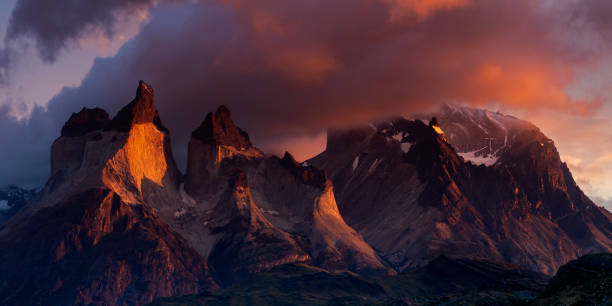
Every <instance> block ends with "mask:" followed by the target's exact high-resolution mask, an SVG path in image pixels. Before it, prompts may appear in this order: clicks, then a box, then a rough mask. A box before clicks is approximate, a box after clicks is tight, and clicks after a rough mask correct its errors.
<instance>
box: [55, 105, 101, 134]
mask: <svg viewBox="0 0 612 306" xmlns="http://www.w3.org/2000/svg"><path fill="white" fill-rule="evenodd" d="M109 121H110V118H109V116H108V113H106V111H105V110H103V109H101V108H98V107H96V108H86V107H83V109H81V111H80V112H78V113H72V115H71V116H70V119H68V121H66V123H65V124H64V126H63V127H62V134H61V135H62V136H66V137H77V136H83V135H85V134H87V133H89V132H91V131H95V130H99V129H102V128H103V127H104V126H106V124H108V122H109Z"/></svg>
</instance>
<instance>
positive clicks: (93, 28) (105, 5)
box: [5, 0, 153, 62]
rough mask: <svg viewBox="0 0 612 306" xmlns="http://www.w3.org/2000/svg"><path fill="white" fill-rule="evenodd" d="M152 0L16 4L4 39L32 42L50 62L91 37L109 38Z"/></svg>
mask: <svg viewBox="0 0 612 306" xmlns="http://www.w3.org/2000/svg"><path fill="white" fill-rule="evenodd" d="M152 4H153V0H103V1H79V0H53V1H48V0H18V1H17V3H16V5H15V9H14V10H13V12H12V14H11V18H10V23H9V26H8V29H7V35H6V37H5V39H6V40H7V41H11V40H15V39H18V38H22V37H27V38H31V39H33V40H34V41H35V43H36V46H37V48H38V51H39V52H40V56H41V58H42V59H43V60H44V61H46V62H53V61H55V59H56V58H57V55H58V53H59V52H60V51H61V50H62V49H64V48H66V47H69V46H71V45H75V44H78V40H79V39H80V38H82V37H83V36H85V35H89V34H92V33H95V34H96V35H97V34H101V35H104V36H106V37H109V38H110V37H112V36H113V34H114V33H115V27H114V25H115V23H116V21H117V19H118V18H120V17H121V16H126V15H132V14H136V13H138V12H139V11H142V10H145V9H148V8H149V7H150V6H151V5H152Z"/></svg>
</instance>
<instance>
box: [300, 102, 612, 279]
mask: <svg viewBox="0 0 612 306" xmlns="http://www.w3.org/2000/svg"><path fill="white" fill-rule="evenodd" d="M434 116H435V117H436V118H437V121H438V122H436V124H429V125H427V124H425V123H423V122H422V121H420V120H414V121H413V120H407V119H403V118H397V119H394V120H391V121H387V122H380V123H376V124H370V125H368V126H364V127H361V128H357V129H352V130H346V131H342V130H340V131H330V132H329V134H328V144H327V149H326V151H325V152H323V153H322V154H320V155H319V156H317V157H315V158H313V159H312V160H310V161H309V164H312V165H315V166H317V167H320V168H323V169H325V170H326V171H327V173H329V175H330V178H331V180H332V181H333V182H334V183H335V187H336V195H337V197H338V202H339V203H340V212H341V213H342V214H343V216H344V217H345V218H346V220H347V223H348V224H349V225H350V226H352V227H354V228H355V229H356V230H357V231H358V232H359V233H360V234H362V235H363V237H364V238H365V240H366V242H368V243H369V244H371V245H372V246H373V247H374V248H375V249H377V250H380V254H381V256H383V258H385V259H386V260H387V261H388V262H390V263H391V264H393V266H394V267H395V268H396V269H398V270H400V271H402V270H405V269H409V268H411V267H414V266H420V265H423V264H424V263H426V262H428V261H429V260H431V259H432V258H434V257H436V256H438V255H440V254H449V255H455V256H461V257H466V258H478V259H485V260H494V261H498V262H508V263H513V264H518V265H522V266H525V267H528V268H530V269H533V270H537V271H541V272H544V273H547V274H553V273H554V272H555V271H556V269H557V268H558V267H559V266H560V265H561V264H563V263H565V262H567V261H569V260H571V259H574V258H576V257H578V256H580V255H581V254H585V253H591V252H610V251H612V238H611V237H612V214H610V213H609V212H608V211H606V210H605V209H603V208H601V207H598V206H597V205H595V204H594V203H593V202H592V201H591V200H589V199H588V198H587V197H586V196H585V195H584V193H583V192H582V191H581V190H580V188H579V187H578V186H577V185H576V183H575V182H574V180H573V178H572V175H571V173H570V172H569V170H568V168H567V166H566V165H565V164H564V163H562V162H561V160H560V158H559V153H558V152H557V150H556V149H555V147H554V144H553V142H552V141H551V140H550V139H548V138H547V137H546V136H544V135H543V134H542V133H541V132H540V131H539V130H538V129H537V128H535V127H534V126H533V125H532V124H529V123H527V122H524V121H520V120H518V119H516V118H513V117H509V116H503V115H501V114H492V113H489V112H486V111H479V110H473V109H466V108H454V109H450V108H448V107H446V108H443V109H442V110H441V112H440V113H436V114H434ZM436 127H437V128H436ZM481 134H486V135H490V136H491V138H492V139H491V140H487V141H486V142H487V143H488V142H489V141H490V142H491V150H489V151H487V152H485V150H484V149H486V148H483V150H481V151H478V154H476V153H474V154H472V153H473V152H474V150H473V148H474V147H479V146H480V145H482V144H483V142H482V140H481V139H480V138H479V136H482V135H481ZM470 135H474V137H471V136H470ZM445 136H447V137H448V139H447V138H446V137H445ZM455 148H460V149H459V150H461V151H457V149H455ZM487 148H488V147H487ZM467 153H469V154H468V155H467V156H466V155H465V154H467ZM493 158H494V159H495V162H487V163H485V162H478V161H479V160H482V159H493ZM372 205H376V206H375V208H373V207H372ZM381 220H385V221H384V222H381Z"/></svg>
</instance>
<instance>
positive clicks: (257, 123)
mask: <svg viewBox="0 0 612 306" xmlns="http://www.w3.org/2000/svg"><path fill="white" fill-rule="evenodd" d="M30 2H31V1H20V4H19V6H18V7H17V9H16V11H17V10H19V7H20V6H24V5H26V4H28V3H30ZM83 3H85V2H83ZM88 3H89V2H88ZM110 3H115V2H114V1H110ZM137 3H140V2H137ZM147 3H148V2H147ZM580 3H581V4H582V3H583V2H580ZM83 5H84V4H83ZM97 5H101V4H97ZM94 6H95V5H94ZM104 7H105V8H106V10H104V11H105V12H114V11H115V8H116V7H120V6H119V4H115V5H112V4H108V6H104ZM40 11H41V12H44V10H42V9H40ZM568 11H569V12H571V9H567V10H550V9H549V10H547V9H543V8H542V6H540V5H539V4H538V2H535V1H531V0H512V1H510V0H500V1H485V0H473V1H468V0H448V1H416V0H376V1H372V0H350V1H348V0H345V1H329V0H325V1H323V0H313V1H271V0H260V1H220V2H219V3H216V2H195V3H194V2H184V3H182V4H174V5H161V6H158V7H156V8H154V9H153V10H152V11H151V22H150V23H149V24H148V25H146V26H145V27H144V28H143V29H142V31H141V33H140V34H139V35H137V36H136V37H135V38H134V39H132V40H131V41H130V42H128V43H127V44H126V45H125V46H124V47H122V49H121V50H120V51H119V53H118V54H117V55H116V56H114V57H112V58H108V59H103V60H98V61H96V63H95V64H94V66H93V68H92V70H91V71H90V72H89V74H88V75H87V77H86V78H85V80H84V81H83V82H82V84H81V85H80V86H79V87H78V88H72V89H65V90H63V91H62V92H61V93H60V94H58V95H57V96H56V97H54V98H53V99H52V100H51V101H50V102H49V104H48V105H47V109H46V111H42V110H39V111H37V112H35V113H34V114H33V115H32V117H31V119H30V125H28V126H27V127H26V128H27V129H30V128H36V126H43V125H44V126H45V128H44V129H43V130H42V131H41V135H45V136H41V137H43V138H44V137H48V138H45V139H44V141H39V142H40V145H41V146H42V145H46V146H47V147H45V150H48V144H49V143H50V141H51V140H50V139H52V137H55V136H56V135H57V134H58V133H59V129H60V127H61V124H62V123H63V122H64V121H65V120H66V119H67V118H68V116H69V115H70V113H71V112H73V111H78V110H79V109H80V108H81V107H83V106H89V107H93V106H101V107H104V108H106V109H107V110H108V111H109V113H111V114H114V113H115V112H116V111H117V110H118V109H119V108H120V107H121V106H123V105H125V104H126V103H127V102H129V101H130V99H131V98H132V95H133V91H134V88H135V86H136V85H137V81H138V80H139V79H144V80H146V81H147V82H149V83H150V84H152V85H153V87H155V91H156V100H157V102H156V103H157V107H158V108H159V111H160V114H161V116H162V120H163V121H164V123H165V124H166V125H167V126H168V127H169V128H170V130H171V131H172V138H173V140H174V143H175V145H176V146H175V148H174V151H175V153H176V154H177V155H178V159H179V163H182V162H183V161H184V159H185V149H186V142H187V140H188V137H189V135H190V132H191V130H193V129H194V128H195V127H196V126H198V125H199V123H200V122H201V120H202V119H203V118H204V116H205V114H206V113H207V112H209V111H212V110H214V109H215V108H216V107H217V106H218V105H220V104H226V105H228V106H229V107H230V109H231V110H232V111H233V113H234V117H235V121H237V123H238V124H239V125H240V126H242V127H244V128H245V129H246V130H247V131H248V132H249V133H250V134H251V135H252V136H253V138H254V140H255V143H256V145H258V146H260V147H263V148H264V149H269V148H268V147H267V146H270V144H271V143H274V142H275V141H277V140H278V139H286V138H291V137H298V136H300V135H312V134H316V133H317V132H318V131H321V130H322V129H324V128H326V127H330V126H333V127H337V126H344V125H350V124H354V123H357V122H363V121H365V120H371V119H376V118H381V117H384V116H388V115H390V114H397V113H406V112H410V111H415V110H419V111H420V110H423V109H424V108H427V107H431V106H432V105H435V104H436V103H439V102H445V101H449V100H451V101H463V102H469V103H472V104H476V105H482V104H485V103H487V102H489V101H499V102H501V103H506V104H509V105H512V106H514V107H522V108H550V107H554V108H555V109H557V110H566V111H568V112H572V113H582V114H587V115H588V114H589V113H592V112H593V111H594V110H595V109H597V106H598V103H599V101H597V100H593V101H585V100H576V99H572V98H570V97H569V96H568V95H567V94H565V91H564V90H565V88H566V87H567V86H568V85H569V84H571V82H572V81H573V80H574V77H575V70H576V69H577V68H578V67H580V65H582V64H583V63H584V62H586V61H588V59H587V58H585V54H587V52H583V51H584V50H582V49H581V48H582V46H576V47H575V48H567V44H566V42H567V39H571V37H569V38H568V37H564V36H563V35H561V34H562V33H564V31H563V30H564V29H565V27H566V26H570V25H572V22H574V21H573V20H575V19H572V18H573V17H572V14H568ZM50 12H51V13H56V12H58V11H56V10H55V8H51V11H50ZM69 12H72V11H69ZM58 14H59V12H58ZM109 14H110V13H109ZM51 15H53V14H51ZM111 15H112V14H111ZM111 15H107V17H105V18H102V19H100V20H105V21H106V20H112V19H109V18H111V17H108V16H111ZM14 18H15V17H14ZM97 18H98V17H96V18H93V19H92V17H91V16H90V17H88V18H83V19H81V17H78V18H77V17H73V18H72V20H73V21H71V22H66V23H64V22H60V23H59V25H53V24H52V25H50V26H51V27H56V29H64V28H67V29H70V30H66V31H59V33H60V34H56V33H50V34H49V35H50V36H49V38H47V37H46V35H47V34H44V33H46V32H40V31H39V32H32V33H35V34H31V33H30V32H28V31H32V30H21V31H20V33H30V34H28V35H33V36H34V37H36V35H40V36H41V37H42V38H41V40H40V41H46V40H51V42H50V43H48V44H46V43H43V49H44V48H47V47H48V48H49V50H51V51H50V52H48V55H49V54H50V55H54V54H57V51H58V50H60V49H61V48H63V47H64V46H65V44H66V41H70V40H71V39H74V38H75V37H77V36H78V35H82V34H83V33H86V32H84V31H87V29H88V27H90V26H92V25H93V26H98V27H101V28H102V29H106V28H107V25H108V24H111V23H106V22H102V21H92V20H98V19H97ZM29 19H31V18H19V20H29ZM16 20H17V19H16ZM43 20H45V21H44V22H51V23H53V18H50V17H44V18H43ZM67 20H71V19H70V18H68V19H67ZM75 20H76V21H75ZM81 20H84V21H82V22H81ZM23 22H24V25H21V26H20V27H18V28H21V29H30V28H32V27H34V28H36V29H38V28H39V27H38V26H35V25H37V24H40V22H37V23H34V24H35V25H31V24H28V23H27V22H25V21H23ZM41 22H42V21H41ZM13 23H15V21H13ZM13 23H12V24H13ZM12 27H14V26H13V25H12ZM109 29H110V28H109ZM37 31H38V30H37ZM62 33H63V34H62ZM75 33H76V34H75ZM560 33H561V34H560ZM66 37H68V38H67V39H66ZM56 42H62V43H60V44H59V45H58V44H57V43H56ZM39 43H40V42H39ZM58 46H59V47H58ZM588 50H589V52H592V50H593V49H592V48H589V49H588ZM45 52H47V51H44V50H43V51H42V53H43V54H44V53H45ZM47 58H48V59H52V58H53V56H48V57H47ZM3 139H9V138H7V136H6V135H4V133H0V145H3V144H5V143H6V141H5V140H3ZM41 139H42V138H41ZM16 142H17V145H16V148H17V149H15V150H16V152H18V151H19V150H28V148H29V146H30V144H27V145H25V146H24V147H23V148H20V147H19V146H20V145H23V143H22V142H21V141H16ZM0 154H7V153H0ZM1 157H2V156H0V158H1ZM47 159H48V157H47ZM16 169H18V168H16ZM3 171H4V170H3ZM47 171H48V170H47V169H45V172H47ZM7 173H8V172H7ZM0 185H1V182H0Z"/></svg>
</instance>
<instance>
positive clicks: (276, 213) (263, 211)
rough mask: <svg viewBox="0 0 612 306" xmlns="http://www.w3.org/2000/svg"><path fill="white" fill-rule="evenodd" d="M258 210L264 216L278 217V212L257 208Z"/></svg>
mask: <svg viewBox="0 0 612 306" xmlns="http://www.w3.org/2000/svg"><path fill="white" fill-rule="evenodd" d="M259 210H260V211H261V212H262V213H264V214H268V215H273V216H276V215H278V214H279V212H278V211H276V210H265V209H263V208H259Z"/></svg>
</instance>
